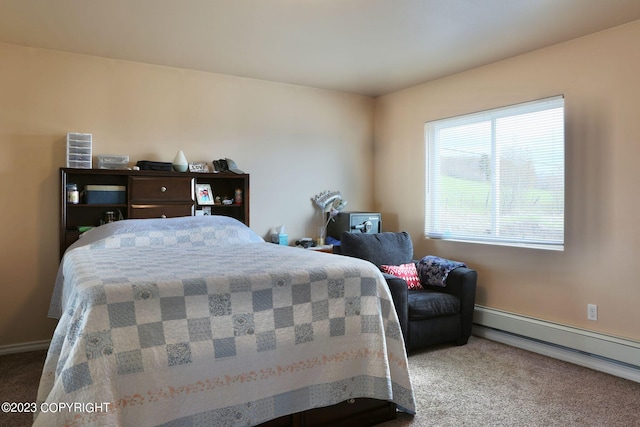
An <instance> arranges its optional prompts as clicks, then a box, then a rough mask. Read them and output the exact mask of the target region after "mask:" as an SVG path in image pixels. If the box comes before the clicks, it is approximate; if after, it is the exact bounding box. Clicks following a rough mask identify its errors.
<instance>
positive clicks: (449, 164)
mask: <svg viewBox="0 0 640 427" xmlns="http://www.w3.org/2000/svg"><path fill="white" fill-rule="evenodd" d="M425 139H426V145H427V147H426V148H427V150H426V153H427V159H426V163H427V164H426V167H427V168H426V170H427V177H426V180H427V182H426V191H427V197H426V204H427V206H426V210H425V212H426V218H425V233H426V235H427V236H428V237H431V238H442V239H451V240H464V241H477V242H484V243H494V244H504V245H515V246H534V247H542V248H547V249H555V250H562V249H563V247H564V97H563V96H556V97H552V98H546V99H542V100H537V101H532V102H527V103H524V104H518V105H512V106H508V107H503V108H498V109H494V110H488V111H482V112H479V113H474V114H468V115H464V116H458V117H452V118H447V119H442V120H437V121H434V122H429V123H426V126H425Z"/></svg>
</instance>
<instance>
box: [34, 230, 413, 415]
mask: <svg viewBox="0 0 640 427" xmlns="http://www.w3.org/2000/svg"><path fill="white" fill-rule="evenodd" d="M135 221H138V222H135ZM140 221H142V222H140ZM144 221H147V222H144ZM154 221H155V222H156V223H155V224H154ZM159 221H163V222H157V220H128V221H120V222H121V223H122V224H120V225H118V226H112V227H113V228H114V230H107V232H106V235H107V237H103V236H102V235H101V233H103V231H94V232H91V233H93V234H92V235H91V236H89V235H88V236H87V238H83V239H86V240H85V242H84V243H82V244H79V245H76V247H73V248H70V250H68V251H67V253H66V254H65V256H64V259H63V261H62V263H61V266H60V272H59V274H58V280H57V283H56V288H55V292H54V296H53V298H52V305H51V310H50V314H51V315H52V316H54V317H58V318H59V323H58V326H57V328H56V331H55V333H54V336H53V339H52V343H51V346H50V349H49V352H48V355H47V360H46V362H45V367H44V370H43V374H42V378H41V381H40V387H39V390H38V403H39V405H38V407H39V408H47V409H50V408H54V409H56V410H47V411H44V410H41V411H40V412H39V413H38V414H36V417H35V424H34V425H35V426H54V425H69V426H72V425H136V426H151V425H190V426H191V425H193V426H197V425H202V426H211V425H216V426H224V425H228V426H236V425H237V426H248V425H257V424H260V423H262V422H265V421H268V420H271V419H274V418H277V417H280V416H283V415H288V414H291V413H296V412H300V411H304V410H307V409H311V408H316V407H322V406H328V405H332V404H336V403H339V402H342V401H344V400H347V399H350V398H357V397H370V398H377V399H382V400H389V401H393V402H395V403H397V404H398V406H399V407H400V408H401V409H402V410H405V411H407V412H410V413H412V412H413V411H414V410H415V404H414V397H413V391H412V387H411V382H410V379H409V373H408V367H407V358H406V353H405V349H404V343H403V340H402V336H401V331H400V327H399V324H398V320H397V316H396V313H395V310H394V309H393V303H392V301H391V297H390V294H389V292H388V289H387V287H386V285H385V283H384V279H383V277H382V275H381V273H380V272H379V271H378V269H377V268H375V267H374V266H373V264H370V263H368V262H365V261H361V260H358V259H354V258H349V257H343V256H336V255H331V254H323V253H317V252H313V251H308V250H303V249H299V248H292V247H283V246H278V245H274V244H271V243H265V242H264V241H263V240H262V239H261V238H260V237H258V236H257V235H255V234H253V232H251V231H250V230H249V229H248V228H246V227H245V226H244V225H242V224H240V223H239V222H237V223H236V222H235V220H229V219H215V220H213V219H212V220H211V222H206V221H205V222H198V220H195V219H189V220H183V221H171V220H167V219H163V220H159ZM105 227H106V226H105ZM99 228H102V227H99ZM96 230H97V229H96ZM83 239H81V240H83ZM60 408H62V410H60Z"/></svg>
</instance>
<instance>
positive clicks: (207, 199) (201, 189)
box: [196, 184, 214, 205]
mask: <svg viewBox="0 0 640 427" xmlns="http://www.w3.org/2000/svg"><path fill="white" fill-rule="evenodd" d="M196 200H197V201H198V204H199V205H213V200H214V195H213V191H212V190H211V185H210V184H196Z"/></svg>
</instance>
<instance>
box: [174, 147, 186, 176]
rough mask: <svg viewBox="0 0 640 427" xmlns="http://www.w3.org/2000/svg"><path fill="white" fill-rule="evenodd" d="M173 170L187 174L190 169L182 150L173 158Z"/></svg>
mask: <svg viewBox="0 0 640 427" xmlns="http://www.w3.org/2000/svg"><path fill="white" fill-rule="evenodd" d="M172 165H173V170H175V171H178V172H186V171H187V169H188V168H189V163H188V162H187V158H186V157H185V156H184V153H183V152H182V150H180V151H178V152H177V153H176V156H175V157H174V158H173V162H172Z"/></svg>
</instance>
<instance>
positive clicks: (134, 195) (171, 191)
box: [129, 176, 193, 203]
mask: <svg viewBox="0 0 640 427" xmlns="http://www.w3.org/2000/svg"><path fill="white" fill-rule="evenodd" d="M129 191H130V197H131V202H132V203H143V202H180V201H187V200H193V179H192V178H189V177H171V178H167V177H145V176H134V177H131V188H130V190H129Z"/></svg>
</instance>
